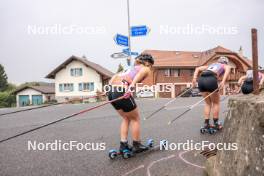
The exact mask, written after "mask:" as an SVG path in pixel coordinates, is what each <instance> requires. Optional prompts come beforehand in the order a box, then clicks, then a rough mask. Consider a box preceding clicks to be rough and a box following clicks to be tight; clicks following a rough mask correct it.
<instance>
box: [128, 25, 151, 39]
mask: <svg viewBox="0 0 264 176" xmlns="http://www.w3.org/2000/svg"><path fill="white" fill-rule="evenodd" d="M149 32H150V28H149V27H147V26H146V25H141V26H132V27H131V36H132V37H139V36H146V35H147V34H148V33H149Z"/></svg>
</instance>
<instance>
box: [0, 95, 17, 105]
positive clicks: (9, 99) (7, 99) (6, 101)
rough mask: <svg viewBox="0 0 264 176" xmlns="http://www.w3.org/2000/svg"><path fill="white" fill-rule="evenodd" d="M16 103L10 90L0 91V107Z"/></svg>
mask: <svg viewBox="0 0 264 176" xmlns="http://www.w3.org/2000/svg"><path fill="white" fill-rule="evenodd" d="M15 104H16V96H15V95H13V94H12V93H11V92H0V108H5V107H12V106H15Z"/></svg>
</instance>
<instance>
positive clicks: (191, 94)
mask: <svg viewBox="0 0 264 176" xmlns="http://www.w3.org/2000/svg"><path fill="white" fill-rule="evenodd" d="M187 89H189V88H185V89H184V90H183V91H182V92H181V93H183V92H185V91H187ZM200 96H202V94H201V92H200V91H199V89H198V88H197V87H196V88H192V90H190V91H187V92H186V93H185V94H183V95H182V97H200Z"/></svg>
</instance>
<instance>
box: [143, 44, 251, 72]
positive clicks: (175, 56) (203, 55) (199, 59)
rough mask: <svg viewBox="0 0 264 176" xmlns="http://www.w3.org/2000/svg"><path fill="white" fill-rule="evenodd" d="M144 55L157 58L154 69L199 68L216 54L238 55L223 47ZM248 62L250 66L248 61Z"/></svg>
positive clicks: (154, 52) (155, 51) (151, 52)
mask: <svg viewBox="0 0 264 176" xmlns="http://www.w3.org/2000/svg"><path fill="white" fill-rule="evenodd" d="M144 53H149V54H151V55H152V56H153V57H154V58H155V64H154V67H197V66H201V65H203V64H204V63H206V62H207V61H208V60H209V59H210V58H212V57H213V56H214V55H216V54H237V53H235V52H233V51H231V50H229V49H226V48H224V47H222V46H217V47H216V48H213V49H210V50H207V51H202V52H196V51H160V50H146V51H144ZM243 59H245V58H244V57H243ZM246 62H247V63H248V64H250V62H248V60H246Z"/></svg>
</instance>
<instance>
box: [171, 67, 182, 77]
mask: <svg viewBox="0 0 264 176" xmlns="http://www.w3.org/2000/svg"><path fill="white" fill-rule="evenodd" d="M171 76H174V77H179V76H180V69H171Z"/></svg>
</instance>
